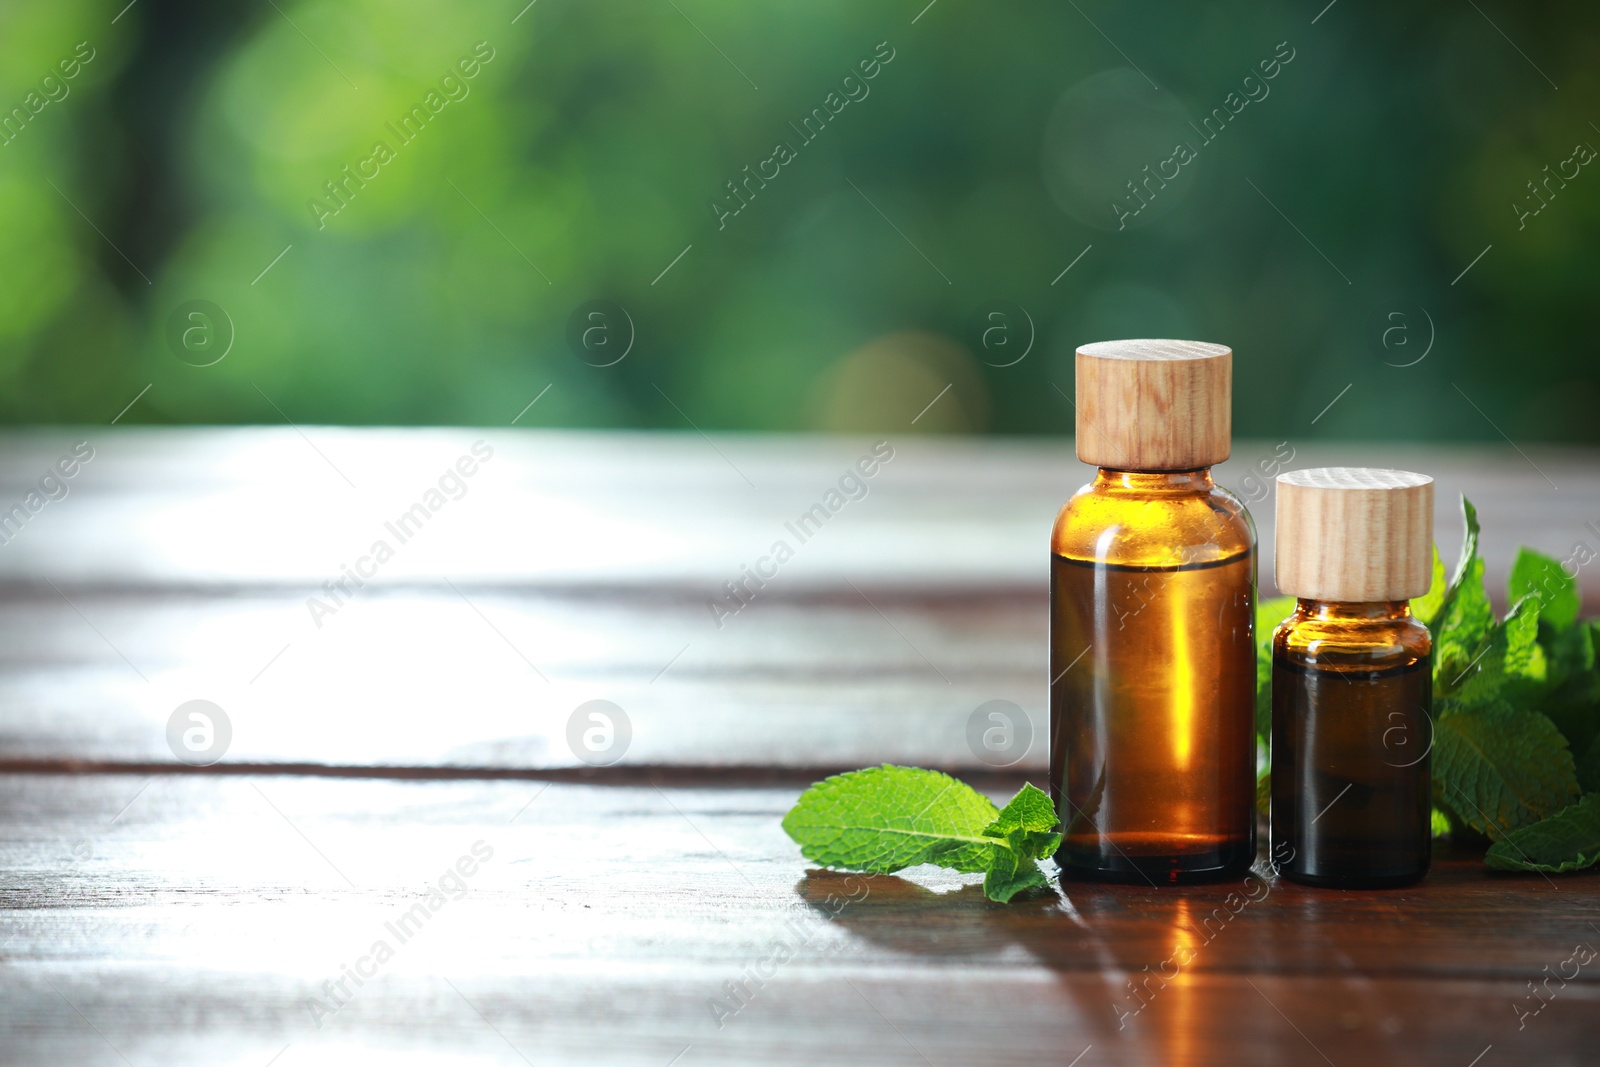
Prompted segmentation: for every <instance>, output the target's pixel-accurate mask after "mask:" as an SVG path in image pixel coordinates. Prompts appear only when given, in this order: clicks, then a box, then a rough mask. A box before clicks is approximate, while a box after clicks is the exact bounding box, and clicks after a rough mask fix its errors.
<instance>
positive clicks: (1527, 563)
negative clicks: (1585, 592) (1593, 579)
mask: <svg viewBox="0 0 1600 1067" xmlns="http://www.w3.org/2000/svg"><path fill="white" fill-rule="evenodd" d="M1506 587H1507V591H1508V593H1509V594H1510V596H1509V599H1510V600H1512V601H1517V600H1521V599H1522V598H1523V597H1525V596H1532V597H1536V598H1537V599H1538V601H1539V617H1540V618H1541V619H1543V620H1544V621H1545V622H1547V623H1549V624H1550V625H1551V626H1552V627H1553V628H1555V629H1556V630H1565V629H1567V627H1569V626H1571V625H1572V624H1573V623H1575V622H1577V621H1578V609H1579V608H1580V607H1581V605H1582V602H1581V601H1580V599H1579V594H1578V579H1577V578H1575V577H1574V576H1572V575H1570V574H1568V573H1567V572H1566V568H1564V567H1562V566H1561V562H1560V561H1559V560H1557V559H1554V558H1552V557H1550V556H1546V555H1545V554H1544V553H1542V552H1535V551H1534V550H1533V549H1531V548H1523V549H1519V550H1518V552H1517V558H1516V561H1515V562H1513V563H1512V564H1511V577H1510V579H1509V580H1508V582H1507V583H1506Z"/></svg>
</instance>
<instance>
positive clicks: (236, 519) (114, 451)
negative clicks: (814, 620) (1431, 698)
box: [0, 427, 1600, 600]
mask: <svg viewBox="0 0 1600 1067" xmlns="http://www.w3.org/2000/svg"><path fill="white" fill-rule="evenodd" d="M304 432H305V434H306V436H305V437H302V436H300V433H299V432H297V431H295V430H293V429H289V428H282V429H257V428H249V429H232V430H178V429H162V430H152V429H126V430H124V429H117V430H111V429H105V428H92V429H85V430H82V431H71V430H65V429H63V430H59V431H8V432H6V433H3V434H0V508H3V507H4V506H8V502H10V501H14V500H21V499H22V498H23V495H24V494H25V493H26V492H27V491H28V489H29V488H30V487H31V486H33V485H34V484H36V483H37V481H38V479H39V478H40V477H41V475H43V474H44V473H45V472H46V471H47V469H48V468H49V465H50V464H52V463H54V462H56V461H57V460H58V459H59V458H60V457H61V456H63V455H65V454H66V453H67V452H68V451H69V450H70V447H71V445H72V443H73V442H74V441H77V440H88V441H89V442H90V446H91V447H93V448H94V450H95V453H94V458H93V459H92V460H91V461H90V462H89V463H88V464H87V465H85V466H82V468H81V470H79V472H78V473H77V475H76V476H75V477H74V478H73V479H72V480H71V481H70V482H69V483H68V484H67V488H68V495H67V496H66V497H65V498H64V499H61V500H57V501H54V502H51V503H49V504H47V505H46V506H45V507H44V508H43V509H42V510H41V511H40V512H39V513H38V514H37V515H34V516H33V517H31V518H30V519H29V520H28V521H27V523H26V525H25V526H24V527H23V529H22V530H21V532H20V533H18V534H17V535H16V536H15V537H14V538H12V540H11V541H10V543H8V544H5V545H4V550H3V551H0V584H25V585H38V584H43V581H44V580H45V579H49V580H50V581H53V582H56V583H57V584H59V585H62V586H64V587H65V586H76V587H80V588H84V587H90V586H97V585H116V586H122V587H130V586H134V587H156V588H162V589H168V588H172V587H174V586H204V587H208V588H215V587H222V588H229V589H232V588H239V587H249V586H260V585H277V586H284V585H287V586H292V587H295V588H296V589H299V590H302V593H301V595H302V596H303V595H308V594H310V593H312V592H313V591H314V590H315V589H316V588H317V587H318V586H320V585H321V583H322V582H324V581H325V580H329V579H335V578H338V577H340V575H341V571H340V566H341V564H354V563H355V562H356V561H357V560H358V559H359V557H360V556H361V555H362V554H363V553H366V552H367V551H368V550H369V548H370V547H371V545H372V544H373V542H374V541H375V540H377V539H381V538H387V539H388V540H389V541H391V542H393V544H392V545H391V547H393V548H394V550H395V556H394V558H393V559H392V560H390V561H389V562H387V563H385V564H384V565H383V566H382V568H381V570H380V573H379V575H378V576H377V577H376V578H375V579H374V586H373V588H382V587H384V586H386V585H392V584H397V583H399V584H405V583H413V584H415V583H422V584H429V585H434V586H437V585H440V584H442V581H443V579H445V578H449V579H451V580H454V581H457V582H461V581H463V580H465V581H472V582H479V583H493V584H495V585H497V586H500V587H507V586H519V585H520V586H539V587H567V588H574V587H576V588H604V589H614V588H618V587H623V588H638V587H648V588H662V587H669V586H670V587H675V588H679V589H683V590H687V591H689V592H690V593H691V594H692V595H694V596H696V597H701V598H715V597H720V596H722V595H723V594H722V592H721V590H722V586H723V583H724V582H727V581H730V580H734V579H737V578H739V577H740V575H741V568H742V567H743V566H744V565H746V564H750V565H754V564H755V563H756V562H757V560H759V559H760V557H761V556H763V555H765V554H767V553H769V552H770V551H771V549H772V545H773V544H774V542H775V541H777V540H780V539H786V540H788V541H789V543H790V546H791V548H793V549H794V553H795V554H794V558H793V559H792V560H791V561H790V562H788V563H786V564H785V565H784V566H783V567H782V569H781V571H780V577H779V578H777V579H775V580H774V581H773V582H772V583H771V585H770V587H769V593H770V594H771V595H772V596H773V597H774V598H776V597H778V596H782V595H787V594H790V593H798V592H803V591H813V590H816V589H819V588H820V589H837V588H840V587H842V586H843V584H844V579H846V578H848V579H849V580H851V581H854V582H856V583H857V584H858V585H861V586H862V587H863V588H865V589H868V590H869V591H870V590H872V589H884V590H887V589H902V590H915V591H922V592H926V591H929V590H933V589H954V590H972V589H979V590H988V591H993V590H994V589H998V588H1006V589H1024V590H1038V589H1042V588H1044V587H1045V583H1046V582H1047V578H1046V568H1045V566H1044V554H1045V552H1046V549H1045V545H1046V542H1047V538H1048V533H1049V528H1050V524H1051V521H1052V520H1053V519H1054V516H1055V513H1056V510H1057V509H1058V508H1059V507H1060V505H1061V503H1062V502H1063V501H1064V500H1065V499H1066V498H1067V496H1068V495H1070V494H1071V492H1072V491H1073V490H1074V489H1076V488H1077V487H1078V486H1079V485H1081V484H1083V483H1084V482H1085V481H1087V480H1088V477H1089V475H1090V474H1091V473H1092V472H1091V471H1090V468H1088V467H1085V466H1084V465H1082V464H1080V463H1078V462H1077V460H1076V459H1075V458H1074V456H1073V453H1072V444H1071V442H1070V440H1051V441H1039V440H1013V439H995V438H984V439H972V438H931V437H916V436H906V437H897V438H894V439H892V440H891V441H890V447H892V448H893V449H894V458H893V459H892V460H890V461H889V462H888V463H886V464H883V465H882V466H881V467H880V469H879V470H878V472H877V473H876V474H875V475H874V477H873V478H871V479H870V480H868V481H867V482H866V483H865V488H866V496H865V497H864V498H863V499H860V500H857V501H854V502H850V503H846V504H844V505H843V506H842V507H841V508H840V509H839V511H838V513H837V514H835V515H833V516H832V517H831V518H829V519H828V521H827V524H826V525H825V526H824V527H823V528H822V531H821V532H820V533H818V534H817V535H816V536H814V537H811V538H810V539H809V540H807V541H806V542H804V543H801V542H800V541H799V540H798V538H796V537H794V536H793V535H792V534H791V533H789V532H788V530H787V528H786V526H785V523H788V522H793V521H794V520H795V519H797V518H798V516H799V515H800V514H801V513H803V512H804V511H806V510H807V509H808V508H810V507H812V506H813V505H815V504H817V503H819V502H823V501H824V500H825V497H826V494H827V493H828V491H829V490H830V489H835V488H836V487H837V485H838V482H839V480H840V478H841V477H842V476H844V475H845V474H846V473H848V472H849V470H850V469H851V466H852V464H854V463H855V462H856V461H857V460H858V459H860V458H861V457H863V456H867V455H868V454H869V453H870V452H871V450H872V442H871V441H870V440H868V439H849V438H833V437H793V436H754V435H737V434H730V435H719V436H718V437H717V438H716V440H715V442H708V440H707V439H705V438H702V437H699V436H697V435H693V434H686V435H666V434H652V435H640V434H616V433H579V432H565V431H563V432H555V431H521V430H471V429H455V430H349V429H334V428H319V427H313V428H306V429H305V431H304ZM480 440H481V441H483V442H486V443H487V445H488V447H490V448H492V449H494V455H493V458H491V459H490V460H488V461H487V462H484V463H481V464H480V465H479V466H478V467H477V469H476V473H474V474H473V475H472V477H471V478H467V479H463V480H462V491H463V493H464V495H463V496H462V497H461V498H460V499H459V500H447V499H445V498H442V497H441V498H440V500H441V501H442V502H443V503H442V506H441V507H440V508H439V509H438V511H437V514H435V515H433V516H432V517H431V518H430V519H429V520H428V524H427V526H426V529H425V532H424V533H421V534H417V535H415V536H413V537H411V538H410V539H409V540H408V541H407V542H406V543H404V544H401V543H399V541H398V539H397V538H395V537H394V536H393V535H392V534H390V533H388V532H387V530H386V527H385V525H384V524H385V523H386V522H393V521H394V520H395V519H396V518H397V517H398V516H400V515H401V514H402V513H404V512H405V511H406V510H407V509H409V508H410V507H412V506H413V505H415V504H417V503H419V502H421V501H423V500H424V498H425V495H426V493H427V491H428V490H430V489H432V488H434V487H435V486H436V483H437V480H438V479H439V477H440V476H441V474H443V473H444V472H446V471H448V470H450V469H451V468H452V466H453V464H455V463H456V461H457V460H458V459H460V458H461V457H463V456H467V457H469V458H471V448H472V445H473V444H474V443H475V442H478V441H480ZM1283 449H1292V450H1293V452H1292V455H1293V459H1292V465H1293V466H1321V465H1327V464H1339V465H1375V466H1401V467H1406V468H1410V469H1416V470H1421V471H1425V472H1427V473H1430V474H1433V475H1434V476H1435V477H1436V479H1437V481H1438V494H1439V505H1440V506H1439V508H1438V521H1437V524H1436V536H1437V539H1438V541H1439V543H1440V545H1441V546H1442V547H1443V549H1444V551H1445V553H1446V555H1447V556H1451V557H1453V556H1454V553H1455V551H1456V549H1457V547H1458V546H1459V544H1460V540H1461V524H1460V517H1459V512H1458V509H1457V508H1456V505H1455V500H1456V497H1457V495H1458V494H1459V493H1461V492H1466V493H1467V494H1468V495H1470V496H1471V497H1472V498H1473V499H1474V501H1475V502H1476V503H1477V505H1478V508H1479V511H1480V513H1481V514H1482V516H1483V521H1484V537H1483V545H1484V551H1485V555H1486V558H1487V562H1488V572H1489V577H1490V582H1491V585H1492V586H1493V587H1494V588H1495V589H1497V590H1498V589H1499V588H1501V587H1502V586H1503V583H1504V576H1505V573H1506V569H1507V568H1508V567H1509V565H1510V562H1511V559H1512V557H1513V555H1514V554H1515V550H1516V547H1517V545H1518V544H1523V543H1526V544H1529V545H1532V546H1534V547H1536V548H1540V549H1542V550H1545V551H1549V552H1553V553H1559V554H1560V555H1561V556H1562V557H1563V558H1564V557H1565V556H1566V555H1567V554H1568V553H1570V551H1571V548H1572V545H1573V543H1574V542H1575V541H1579V540H1583V541H1586V542H1587V544H1588V545H1589V546H1590V548H1591V549H1593V550H1595V551H1600V452H1597V451H1596V450H1594V449H1581V448H1553V447H1529V448H1526V449H1524V450H1523V451H1522V452H1518V451H1517V450H1514V449H1512V448H1510V447H1504V446H1493V447H1490V446H1476V445H1448V446H1442V445H1421V444H1416V443H1397V444H1390V445H1385V444H1371V443H1345V442H1326V441H1317V442H1292V443H1286V444H1285V445H1284V446H1283ZM1289 454H1290V453H1289V452H1288V451H1286V450H1281V449H1280V445H1278V444H1277V443H1273V442H1262V441H1240V442H1236V443H1235V451H1234V457H1233V458H1232V459H1230V460H1229V461H1228V463H1226V464H1223V465H1222V466H1221V467H1219V468H1218V477H1219V480H1220V481H1221V482H1222V483H1223V484H1225V485H1230V486H1233V487H1234V488H1235V489H1236V490H1237V491H1239V492H1240V494H1241V495H1242V496H1244V497H1245V498H1246V499H1247V500H1248V501H1250V502H1251V503H1252V505H1253V513H1254V515H1255V520H1256V524H1257V526H1258V528H1259V529H1260V532H1261V543H1262V548H1263V559H1267V560H1270V558H1271V546H1272V507H1271V500H1270V498H1269V497H1267V496H1266V495H1265V494H1266V493H1267V491H1268V490H1269V488H1270V479H1266V478H1263V477H1262V476H1261V475H1260V472H1259V469H1258V468H1259V466H1260V465H1261V464H1263V463H1268V464H1270V463H1271V462H1273V461H1274V459H1275V457H1276V456H1278V455H1289ZM1525 457H1526V458H1525ZM1546 479H1548V481H1547V480H1546ZM841 499H842V498H841ZM1590 523H1593V524H1595V526H1594V527H1589V526H1588V525H1587V524H1590ZM1270 570H1271V568H1270V567H1265V568H1263V577H1264V579H1265V584H1264V588H1268V589H1270V588H1271V584H1270ZM1582 580H1583V582H1584V584H1585V588H1586V589H1588V590H1589V591H1590V595H1591V598H1592V599H1595V600H1600V566H1596V567H1589V568H1586V569H1585V570H1584V571H1583V573H1582Z"/></svg>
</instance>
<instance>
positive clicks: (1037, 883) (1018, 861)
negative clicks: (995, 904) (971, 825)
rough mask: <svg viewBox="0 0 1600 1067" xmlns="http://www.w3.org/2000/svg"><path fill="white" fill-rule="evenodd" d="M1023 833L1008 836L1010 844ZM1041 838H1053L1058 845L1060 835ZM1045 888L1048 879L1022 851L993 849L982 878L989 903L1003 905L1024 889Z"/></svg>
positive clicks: (1047, 835)
mask: <svg viewBox="0 0 1600 1067" xmlns="http://www.w3.org/2000/svg"><path fill="white" fill-rule="evenodd" d="M1026 832H1027V831H1023V830H1019V831H1017V832H1016V833H1015V834H1013V835H1012V838H1013V841H1015V839H1016V838H1017V837H1018V836H1019V835H1022V834H1025V833H1026ZM1043 836H1044V837H1046V838H1054V840H1055V842H1056V843H1057V844H1059V843H1060V841H1061V835H1060V834H1046V835H1043ZM1049 884H1050V879H1049V878H1048V877H1046V875H1045V873H1044V872H1043V871H1042V870H1040V869H1039V862H1038V860H1037V859H1036V858H1035V857H1032V856H1028V855H1024V854H1023V852H1022V850H1021V849H1020V848H1016V847H1012V848H997V849H995V850H994V854H993V858H992V861H991V863H990V865H989V870H988V871H987V872H986V873H985V874H984V876H983V895H984V896H986V897H988V898H989V899H990V900H997V901H999V902H1000V903H1002V904H1005V903H1008V902H1009V901H1010V900H1011V898H1012V897H1014V896H1016V895H1017V894H1018V893H1020V892H1022V891H1023V890H1024V889H1038V888H1043V887H1044V886H1047V885H1049Z"/></svg>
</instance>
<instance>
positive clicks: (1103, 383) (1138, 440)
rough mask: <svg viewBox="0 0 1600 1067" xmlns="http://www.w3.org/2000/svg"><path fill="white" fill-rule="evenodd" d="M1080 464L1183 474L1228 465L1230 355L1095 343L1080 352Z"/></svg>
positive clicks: (1165, 345)
mask: <svg viewBox="0 0 1600 1067" xmlns="http://www.w3.org/2000/svg"><path fill="white" fill-rule="evenodd" d="M1075 366H1076V370H1077V396H1078V399H1077V404H1076V406H1077V423H1076V435H1077V446H1078V458H1079V459H1080V460H1082V461H1083V462H1085V463H1088V464H1091V465H1093V466H1097V467H1111V468H1114V469H1116V470H1132V471H1180V470H1194V469H1195V468H1197V467H1210V466H1212V465H1214V464H1217V463H1221V462H1222V461H1223V460H1225V459H1227V458H1228V456H1229V454H1230V452H1231V450H1232V445H1233V350H1232V349H1231V348H1229V347H1228V346H1227V345H1217V344H1208V343H1205V342H1202V341H1161V340H1137V341H1097V342H1095V343H1093V344H1087V345H1082V346H1080V347H1079V349H1078V352H1077V360H1076V364H1075Z"/></svg>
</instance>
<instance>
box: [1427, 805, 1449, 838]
mask: <svg viewBox="0 0 1600 1067" xmlns="http://www.w3.org/2000/svg"><path fill="white" fill-rule="evenodd" d="M1429 821H1430V826H1431V828H1432V830H1433V836H1434V837H1449V836H1450V813H1449V812H1448V811H1445V810H1444V809H1443V808H1434V809H1433V813H1432V815H1431V816H1430V817H1429Z"/></svg>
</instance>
